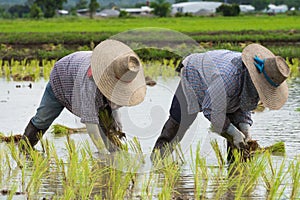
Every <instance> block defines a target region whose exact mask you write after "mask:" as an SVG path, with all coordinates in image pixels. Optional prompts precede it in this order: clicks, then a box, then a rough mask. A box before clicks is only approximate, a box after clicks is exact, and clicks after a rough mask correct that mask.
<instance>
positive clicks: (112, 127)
mask: <svg viewBox="0 0 300 200" xmlns="http://www.w3.org/2000/svg"><path fill="white" fill-rule="evenodd" d="M99 118H100V121H101V124H102V125H103V128H104V130H103V131H104V133H105V135H106V137H108V139H109V140H110V141H111V142H112V143H113V144H114V145H115V146H116V147H118V148H121V149H123V148H125V147H124V145H123V143H122V141H121V139H123V138H126V136H125V133H123V132H122V131H121V130H120V128H118V127H117V124H116V122H115V120H114V118H113V117H112V115H110V114H109V113H108V110H106V109H104V110H100V111H99Z"/></svg>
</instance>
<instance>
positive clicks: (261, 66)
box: [253, 55, 279, 87]
mask: <svg viewBox="0 0 300 200" xmlns="http://www.w3.org/2000/svg"><path fill="white" fill-rule="evenodd" d="M253 59H254V65H255V67H256V69H257V70H258V72H259V73H263V75H264V77H265V78H266V80H267V81H268V82H269V83H270V84H271V85H272V86H273V87H278V86H279V84H278V83H275V82H274V81H272V79H271V78H270V77H269V76H268V74H267V73H266V71H265V59H261V58H259V57H258V56H257V55H255V57H254V58H253Z"/></svg>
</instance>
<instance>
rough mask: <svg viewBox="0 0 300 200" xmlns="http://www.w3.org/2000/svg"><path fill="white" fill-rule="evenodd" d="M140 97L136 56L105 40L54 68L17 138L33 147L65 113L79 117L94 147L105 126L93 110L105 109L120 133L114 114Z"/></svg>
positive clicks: (141, 87)
mask: <svg viewBox="0 0 300 200" xmlns="http://www.w3.org/2000/svg"><path fill="white" fill-rule="evenodd" d="M145 94H146V84H145V77H144V72H143V68H142V66H141V62H140V60H139V58H138V56H137V55H136V54H135V53H134V52H133V51H132V50H131V49H130V48H129V47H128V46H127V45H125V44H123V43H121V42H119V41H116V40H105V41H103V42H101V43H100V44H99V45H97V46H96V47H95V49H94V50H93V51H79V52H75V53H72V54H70V55H67V56H65V57H64V58H62V59H60V60H59V61H57V62H56V63H55V65H54V68H53V69H52V71H51V74H50V80H49V83H48V84H47V86H46V89H45V92H44V95H43V97H42V100H41V103H40V105H39V107H38V109H37V112H36V114H35V116H33V117H32V118H31V120H30V121H29V123H28V125H27V127H26V129H25V133H24V135H23V137H22V139H23V141H24V140H25V142H27V145H30V146H31V147H33V146H34V145H36V144H37V142H38V141H39V139H40V138H39V134H41V135H43V134H44V133H45V132H46V130H47V129H48V128H49V127H50V125H51V124H52V122H53V121H54V120H55V119H56V118H57V117H58V116H59V114H60V113H61V112H62V110H63V109H64V108H67V109H68V110H69V111H71V112H72V113H73V114H75V115H77V116H78V117H80V118H81V122H82V123H85V124H86V127H87V130H88V133H89V135H90V137H91V138H92V140H93V142H94V143H95V144H96V145H98V144H99V139H101V137H102V136H103V134H102V133H103V131H102V130H103V128H104V126H105V124H103V121H102V120H101V119H99V117H100V116H99V111H102V110H107V111H108V114H109V115H110V116H112V115H113V116H114V117H113V119H114V124H115V125H116V126H115V128H121V125H120V123H118V121H119V120H117V118H118V117H117V115H114V113H116V112H115V110H116V109H117V108H118V107H121V106H134V105H137V104H139V103H141V102H142V101H143V100H144V97H145ZM117 125H118V126H117ZM102 138H103V137H102ZM106 144H107V143H106Z"/></svg>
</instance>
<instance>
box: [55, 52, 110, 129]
mask: <svg viewBox="0 0 300 200" xmlns="http://www.w3.org/2000/svg"><path fill="white" fill-rule="evenodd" d="M91 55H92V52H91V51H79V52H75V53H72V54H70V55H68V56H65V57H63V58H62V59H60V60H59V61H57V62H56V63H55V65H54V67H53V69H52V71H51V74H50V80H49V81H50V84H51V87H52V90H53V92H54V94H55V97H56V98H57V99H58V100H59V101H60V102H61V103H62V105H64V106H65V107H66V108H67V109H68V110H69V111H71V112H72V113H73V114H75V115H77V116H78V117H80V118H81V122H82V123H93V124H98V123H99V119H98V111H99V109H100V108H101V107H104V106H105V105H106V104H105V100H104V96H103V95H102V94H101V92H100V91H99V89H98V88H97V86H96V84H95V82H94V79H93V78H92V76H89V75H88V69H89V67H90V63H91Z"/></svg>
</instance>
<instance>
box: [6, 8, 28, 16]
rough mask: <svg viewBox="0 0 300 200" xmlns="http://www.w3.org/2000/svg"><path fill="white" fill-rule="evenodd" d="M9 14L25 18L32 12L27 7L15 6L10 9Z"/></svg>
mask: <svg viewBox="0 0 300 200" xmlns="http://www.w3.org/2000/svg"><path fill="white" fill-rule="evenodd" d="M8 12H9V13H10V14H11V15H12V16H14V17H19V18H21V17H23V16H24V15H25V14H28V13H29V12H30V8H29V7H28V6H27V5H25V6H24V5H14V6H12V7H10V8H9V9H8Z"/></svg>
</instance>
